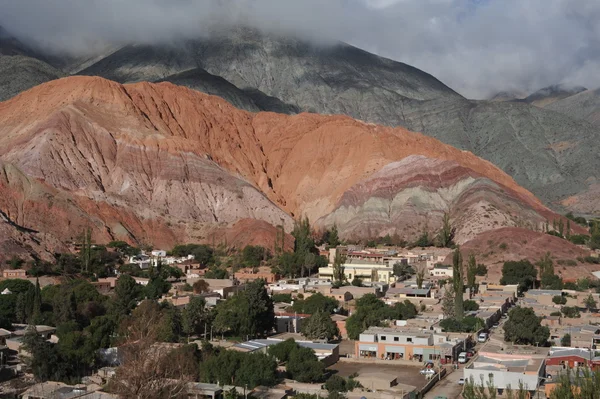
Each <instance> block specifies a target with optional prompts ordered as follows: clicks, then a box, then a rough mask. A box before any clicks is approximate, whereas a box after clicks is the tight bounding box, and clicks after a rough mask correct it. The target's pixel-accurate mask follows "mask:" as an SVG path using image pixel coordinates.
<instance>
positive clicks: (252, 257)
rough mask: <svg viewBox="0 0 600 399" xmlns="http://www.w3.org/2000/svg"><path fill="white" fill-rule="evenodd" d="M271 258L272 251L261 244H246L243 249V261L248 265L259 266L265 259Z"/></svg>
mask: <svg viewBox="0 0 600 399" xmlns="http://www.w3.org/2000/svg"><path fill="white" fill-rule="evenodd" d="M270 258H271V254H270V252H269V251H268V250H267V249H266V248H264V247H261V246H260V245H256V246H253V245H246V246H245V247H244V249H243V250H242V263H243V264H244V266H246V267H258V266H260V264H261V262H262V261H263V260H265V261H266V260H269V259H270Z"/></svg>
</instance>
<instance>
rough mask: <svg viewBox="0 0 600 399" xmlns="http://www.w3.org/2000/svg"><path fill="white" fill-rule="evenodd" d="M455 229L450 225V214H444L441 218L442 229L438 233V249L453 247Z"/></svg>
mask: <svg viewBox="0 0 600 399" xmlns="http://www.w3.org/2000/svg"><path fill="white" fill-rule="evenodd" d="M455 233H456V228H454V227H452V225H451V224H450V214H449V213H447V212H445V213H444V217H443V218H442V229H441V230H440V232H439V233H438V242H439V245H440V247H444V248H450V247H451V246H452V245H454V235H455Z"/></svg>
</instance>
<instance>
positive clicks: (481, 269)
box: [475, 263, 488, 276]
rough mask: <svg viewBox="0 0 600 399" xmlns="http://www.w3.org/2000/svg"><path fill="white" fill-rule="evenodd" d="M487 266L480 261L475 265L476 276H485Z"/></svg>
mask: <svg viewBox="0 0 600 399" xmlns="http://www.w3.org/2000/svg"><path fill="white" fill-rule="evenodd" d="M487 272H488V270H487V266H486V265H482V264H481V263H480V264H478V265H477V271H476V272H475V274H476V275H477V276H485V275H487Z"/></svg>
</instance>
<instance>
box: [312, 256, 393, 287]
mask: <svg viewBox="0 0 600 399" xmlns="http://www.w3.org/2000/svg"><path fill="white" fill-rule="evenodd" d="M343 267H344V276H345V278H346V280H347V281H352V280H354V279H355V278H357V279H360V280H362V281H363V282H383V283H391V282H393V281H395V280H396V278H395V277H394V268H393V267H392V266H390V265H388V264H386V263H373V262H369V261H363V260H353V259H347V260H346V262H345V263H344V265H343ZM319 278H327V279H331V280H333V265H332V264H331V265H329V266H327V267H321V268H319Z"/></svg>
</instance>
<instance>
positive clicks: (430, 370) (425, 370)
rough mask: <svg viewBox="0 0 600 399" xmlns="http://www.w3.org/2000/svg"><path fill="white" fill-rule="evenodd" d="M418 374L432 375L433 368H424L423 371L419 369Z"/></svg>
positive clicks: (433, 372)
mask: <svg viewBox="0 0 600 399" xmlns="http://www.w3.org/2000/svg"><path fill="white" fill-rule="evenodd" d="M419 373H421V374H423V375H434V374H435V370H434V369H433V368H424V369H421V371H419Z"/></svg>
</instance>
